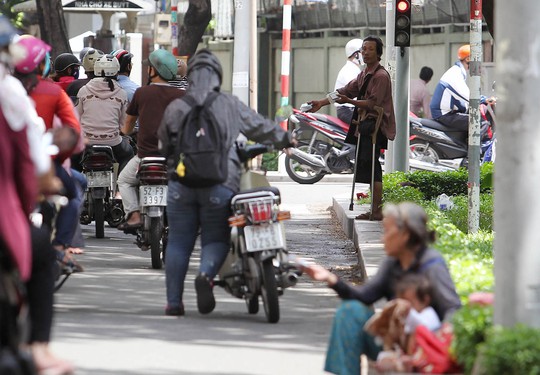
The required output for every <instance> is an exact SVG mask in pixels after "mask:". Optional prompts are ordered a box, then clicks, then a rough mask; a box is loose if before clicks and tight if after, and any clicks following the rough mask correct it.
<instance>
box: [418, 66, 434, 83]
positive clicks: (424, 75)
mask: <svg viewBox="0 0 540 375" xmlns="http://www.w3.org/2000/svg"><path fill="white" fill-rule="evenodd" d="M431 77H433V69H431V68H430V67H429V66H423V67H422V69H420V79H421V80H423V81H426V82H428V81H430V80H431Z"/></svg>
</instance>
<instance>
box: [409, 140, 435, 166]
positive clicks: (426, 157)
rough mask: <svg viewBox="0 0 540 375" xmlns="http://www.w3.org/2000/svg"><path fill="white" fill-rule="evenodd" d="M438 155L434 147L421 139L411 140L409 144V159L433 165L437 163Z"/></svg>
mask: <svg viewBox="0 0 540 375" xmlns="http://www.w3.org/2000/svg"><path fill="white" fill-rule="evenodd" d="M440 154H441V153H440V152H439V151H438V150H437V148H436V147H435V146H433V145H431V144H430V145H428V144H427V142H426V141H423V140H421V139H413V140H412V141H411V143H410V155H411V156H410V157H411V159H414V160H418V161H423V162H427V163H434V164H435V163H438V162H439V159H440Z"/></svg>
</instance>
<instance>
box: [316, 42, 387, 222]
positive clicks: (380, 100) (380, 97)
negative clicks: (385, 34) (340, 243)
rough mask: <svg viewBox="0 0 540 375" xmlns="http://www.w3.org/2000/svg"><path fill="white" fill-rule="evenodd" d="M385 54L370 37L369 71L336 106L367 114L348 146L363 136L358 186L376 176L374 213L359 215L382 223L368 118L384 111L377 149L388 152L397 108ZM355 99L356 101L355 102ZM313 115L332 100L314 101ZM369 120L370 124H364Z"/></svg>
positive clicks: (365, 49) (365, 52) (366, 46)
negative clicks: (345, 104) (384, 58)
mask: <svg viewBox="0 0 540 375" xmlns="http://www.w3.org/2000/svg"><path fill="white" fill-rule="evenodd" d="M382 53H383V42H382V40H381V39H380V38H378V37H375V36H368V37H367V38H365V39H364V43H363V44H362V58H363V60H364V63H365V64H366V68H365V69H364V70H363V71H362V72H361V73H360V74H359V75H358V77H357V79H356V80H353V81H351V82H349V83H348V84H347V85H346V86H345V87H342V88H340V89H338V90H337V92H338V99H336V100H335V102H337V103H340V104H342V103H351V104H353V105H354V106H355V107H356V110H357V112H358V113H359V114H361V113H362V112H365V114H366V116H362V117H360V116H358V117H359V120H362V121H360V123H359V125H358V129H357V126H353V125H354V124H351V127H350V128H349V133H348V134H347V138H346V139H345V142H347V143H350V144H356V143H357V139H358V138H357V136H359V135H361V136H360V147H359V149H358V152H357V160H356V182H362V183H367V184H371V174H372V173H373V174H374V181H375V182H374V185H373V186H372V189H371V190H372V192H373V197H372V202H373V205H372V210H373V212H368V213H364V214H360V215H358V216H357V217H356V219H358V220H382V207H381V203H382V167H381V163H380V162H379V158H378V157H377V155H375V157H376V159H375V163H373V164H374V166H375V168H374V170H373V171H372V167H371V165H372V161H373V156H372V144H371V133H372V132H373V130H374V129H375V126H374V125H375V124H374V122H373V121H371V122H370V120H369V117H368V116H375V117H377V116H378V114H377V111H375V107H376V106H377V107H381V108H382V109H383V117H382V122H381V127H380V129H379V131H378V132H377V143H376V145H375V148H376V149H386V148H387V147H388V140H393V139H394V137H395V136H396V119H395V116H394V105H393V104H392V84H391V80H390V75H389V74H388V72H387V71H386V69H384V68H383V67H382V65H381V64H380V63H379V62H380V61H381V56H382ZM353 98H355V99H353ZM309 103H310V104H311V105H312V108H311V110H310V112H317V111H318V110H319V109H321V107H323V106H325V105H328V104H330V99H329V98H324V99H321V100H313V101H311V102H309ZM365 118H367V119H368V120H364V119H365Z"/></svg>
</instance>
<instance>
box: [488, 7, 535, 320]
mask: <svg viewBox="0 0 540 375" xmlns="http://www.w3.org/2000/svg"><path fill="white" fill-rule="evenodd" d="M538 14H540V2H539V1H524V0H520V1H498V2H497V12H496V15H495V17H496V19H495V24H496V25H497V27H496V29H495V33H496V37H495V40H496V43H495V47H496V49H497V50H496V54H495V55H496V56H497V66H496V80H497V96H498V101H497V125H498V127H497V161H496V163H495V193H496V194H495V210H494V211H495V233H496V237H495V257H494V258H495V295H496V298H495V323H496V324H502V325H504V326H507V327H511V326H513V325H515V324H516V323H518V322H519V323H524V324H526V325H529V326H532V327H536V328H540V272H539V270H540V252H539V251H538V244H539V243H540V230H538V227H539V225H540V198H539V196H538V176H540V158H539V153H538V148H537V145H536V142H537V139H538V137H540V127H539V126H538V100H537V99H538V98H539V97H540V73H539V72H540V59H538V52H537V51H538V35H540V23H539V22H538Z"/></svg>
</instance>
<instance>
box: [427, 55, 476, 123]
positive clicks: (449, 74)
mask: <svg viewBox="0 0 540 375" xmlns="http://www.w3.org/2000/svg"><path fill="white" fill-rule="evenodd" d="M457 56H458V59H459V60H458V61H457V62H456V63H455V64H454V65H453V66H452V67H451V68H450V69H448V70H447V71H446V72H445V73H444V74H443V76H442V77H441V79H440V80H439V83H438V84H437V86H436V87H435V91H434V92H433V97H432V98H431V104H430V109H431V116H432V117H433V119H434V120H436V121H438V122H440V123H441V124H443V125H446V126H448V127H450V128H453V129H456V130H457V131H462V132H468V131H469V115H468V114H467V110H468V108H469V94H470V91H469V86H467V73H468V71H469V61H470V56H471V46H470V45H469V44H465V45H463V46H461V47H459V49H458V53H457Z"/></svg>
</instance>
